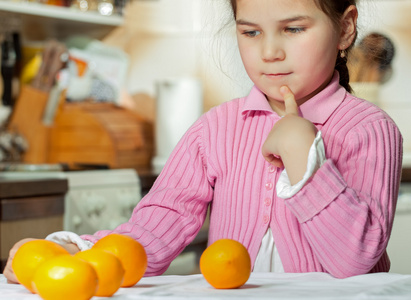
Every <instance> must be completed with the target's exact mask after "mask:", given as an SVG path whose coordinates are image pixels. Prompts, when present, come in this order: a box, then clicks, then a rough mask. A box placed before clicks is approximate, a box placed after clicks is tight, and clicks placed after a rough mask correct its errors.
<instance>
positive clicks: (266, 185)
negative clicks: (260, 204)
mask: <svg viewBox="0 0 411 300" xmlns="http://www.w3.org/2000/svg"><path fill="white" fill-rule="evenodd" d="M265 188H266V189H267V191H269V190H271V189H272V188H273V184H272V183H271V182H267V183H266V184H265Z"/></svg>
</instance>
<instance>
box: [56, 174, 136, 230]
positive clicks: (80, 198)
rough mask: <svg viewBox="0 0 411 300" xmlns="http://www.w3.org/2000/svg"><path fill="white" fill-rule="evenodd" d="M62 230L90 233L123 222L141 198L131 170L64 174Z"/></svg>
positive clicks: (134, 175) (110, 227)
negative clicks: (65, 193)
mask: <svg viewBox="0 0 411 300" xmlns="http://www.w3.org/2000/svg"><path fill="white" fill-rule="evenodd" d="M65 175H66V176H67V179H68V185H69V190H68V193H67V195H66V202H65V213H64V230H68V231H72V232H75V233H77V234H93V233H94V232H96V231H97V230H102V229H114V228H115V227H116V226H117V225H120V224H121V223H124V222H126V221H127V220H128V219H129V218H130V217H131V214H132V212H133V209H134V208H135V206H136V205H137V203H138V202H139V201H140V199H141V186H140V180H139V177H138V175H137V173H136V171H135V170H133V169H116V170H96V171H72V172H65Z"/></svg>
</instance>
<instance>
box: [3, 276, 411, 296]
mask: <svg viewBox="0 0 411 300" xmlns="http://www.w3.org/2000/svg"><path fill="white" fill-rule="evenodd" d="M0 299H8V300H13V299H19V300H21V299H27V300H31V299H33V300H35V299H37V300H38V299H40V297H39V296H37V295H34V294H30V293H29V292H28V291H27V290H26V289H25V288H24V287H23V286H21V285H16V284H7V283H6V279H5V277H4V276H3V275H0ZM96 299H111V298H99V297H94V298H93V300H96ZM113 299H115V300H120V299H121V300H123V299H136V300H152V299H163V300H177V299H178V300H181V299H207V300H208V299H212V300H218V299H223V300H225V299H236V300H237V299H287V300H289V299H293V300H299V299H304V300H309V299H323V300H334V299H339V300H342V299H350V300H352V299H379V300H382V299H384V300H397V299H401V300H402V299H404V300H405V299H407V300H410V299H411V275H400V274H392V273H378V274H369V275H361V276H354V277H351V278H347V279H335V278H332V277H331V276H329V275H327V274H323V273H305V274H274V273H253V274H252V275H251V277H250V279H249V280H248V282H247V283H246V284H245V285H244V286H243V287H241V288H239V289H232V290H217V289H214V288H212V287H211V286H210V285H209V284H208V283H207V282H206V281H205V279H204V278H203V277H202V275H201V274H198V275H190V276H157V277H148V278H143V279H142V280H140V282H138V283H137V285H135V286H134V287H131V288H121V289H120V290H118V291H117V293H116V294H115V295H114V297H113ZM73 300H75V299H73Z"/></svg>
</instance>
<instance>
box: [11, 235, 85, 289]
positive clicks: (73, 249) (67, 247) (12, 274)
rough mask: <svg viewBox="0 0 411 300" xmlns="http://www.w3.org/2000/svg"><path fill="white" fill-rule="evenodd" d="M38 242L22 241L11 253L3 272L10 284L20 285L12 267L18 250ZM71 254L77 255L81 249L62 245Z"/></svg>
mask: <svg viewBox="0 0 411 300" xmlns="http://www.w3.org/2000/svg"><path fill="white" fill-rule="evenodd" d="M32 240H36V239H32V238H27V239H22V240H20V241H18V242H17V243H16V244H14V246H13V247H12V248H11V249H10V251H9V257H8V259H7V263H6V266H5V267H4V270H3V275H4V277H6V279H7V282H8V283H19V282H18V280H17V278H16V275H14V272H13V269H12V267H11V263H12V261H13V258H14V255H15V254H16V252H17V250H18V249H19V248H20V247H21V246H22V245H23V244H25V243H27V242H29V241H32ZM62 246H63V247H64V248H65V249H66V250H67V251H68V252H69V253H70V254H75V253H77V252H79V251H80V249H79V248H78V247H77V245H75V244H64V245H62Z"/></svg>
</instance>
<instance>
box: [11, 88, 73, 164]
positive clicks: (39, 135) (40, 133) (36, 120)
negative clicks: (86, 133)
mask: <svg viewBox="0 0 411 300" xmlns="http://www.w3.org/2000/svg"><path fill="white" fill-rule="evenodd" d="M64 97H65V96H64V94H62V95H61V97H60V99H59V101H60V103H62V102H64ZM48 99H49V93H47V92H44V91H41V90H39V89H36V88H34V87H32V86H30V85H23V86H22V87H21V90H20V93H19V97H18V99H17V101H16V103H15V105H14V107H13V111H12V114H11V116H10V120H9V122H8V124H7V129H8V130H9V131H10V132H15V133H18V134H20V135H22V136H23V137H24V138H25V139H26V141H27V143H28V149H27V151H26V152H25V153H24V154H23V157H22V160H23V162H25V163H29V164H43V163H46V162H47V160H48V140H49V133H50V127H49V126H46V125H44V124H43V121H42V120H43V113H44V110H45V108H46V105H47V101H48Z"/></svg>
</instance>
